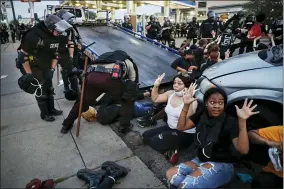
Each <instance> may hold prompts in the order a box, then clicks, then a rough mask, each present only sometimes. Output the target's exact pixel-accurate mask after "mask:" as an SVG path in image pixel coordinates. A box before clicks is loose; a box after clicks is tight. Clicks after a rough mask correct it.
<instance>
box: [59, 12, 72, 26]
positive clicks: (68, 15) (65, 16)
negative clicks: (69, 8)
mask: <svg viewBox="0 0 284 189" xmlns="http://www.w3.org/2000/svg"><path fill="white" fill-rule="evenodd" d="M62 19H63V20H65V21H66V22H68V23H70V24H73V23H74V19H75V16H74V15H73V14H71V13H70V12H66V13H65V14H63V15H62Z"/></svg>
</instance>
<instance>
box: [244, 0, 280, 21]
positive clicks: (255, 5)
mask: <svg viewBox="0 0 284 189" xmlns="http://www.w3.org/2000/svg"><path fill="white" fill-rule="evenodd" d="M243 8H244V9H245V10H246V11H247V12H249V13H254V14H255V15H256V14H258V13H260V12H262V13H265V15H266V17H267V18H271V17H272V18H273V20H274V19H276V18H278V17H279V16H280V15H281V13H283V0H272V1H268V0H249V2H248V3H246V4H244V5H243Z"/></svg>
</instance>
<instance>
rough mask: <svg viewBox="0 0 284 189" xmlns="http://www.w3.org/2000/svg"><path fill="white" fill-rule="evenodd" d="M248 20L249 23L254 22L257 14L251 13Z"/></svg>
mask: <svg viewBox="0 0 284 189" xmlns="http://www.w3.org/2000/svg"><path fill="white" fill-rule="evenodd" d="M246 20H247V21H248V22H254V20H255V14H254V13H249V14H248V15H247V18H246Z"/></svg>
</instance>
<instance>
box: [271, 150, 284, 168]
mask: <svg viewBox="0 0 284 189" xmlns="http://www.w3.org/2000/svg"><path fill="white" fill-rule="evenodd" d="M268 154H269V157H270V160H271V162H272V164H273V166H274V168H275V170H276V171H281V170H283V168H282V166H281V160H280V155H281V152H279V150H278V149H277V148H269V150H268Z"/></svg>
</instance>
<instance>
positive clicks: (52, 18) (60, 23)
mask: <svg viewBox="0 0 284 189" xmlns="http://www.w3.org/2000/svg"><path fill="white" fill-rule="evenodd" d="M44 25H45V26H46V27H47V29H49V30H51V31H52V32H54V31H57V32H58V33H59V34H61V33H63V32H65V31H66V30H68V29H70V28H72V26H71V25H70V24H68V22H66V21H65V20H61V19H60V18H59V17H58V16H56V15H53V14H50V15H47V17H46V18H45V20H44ZM53 34H54V33H53ZM54 35H57V34H54Z"/></svg>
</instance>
